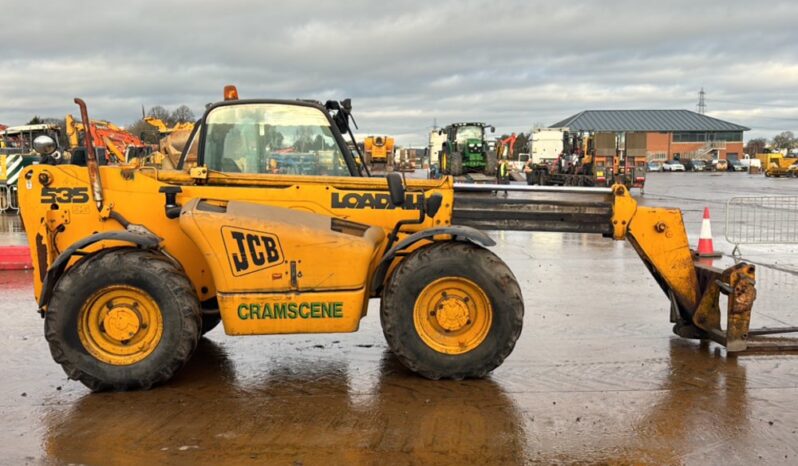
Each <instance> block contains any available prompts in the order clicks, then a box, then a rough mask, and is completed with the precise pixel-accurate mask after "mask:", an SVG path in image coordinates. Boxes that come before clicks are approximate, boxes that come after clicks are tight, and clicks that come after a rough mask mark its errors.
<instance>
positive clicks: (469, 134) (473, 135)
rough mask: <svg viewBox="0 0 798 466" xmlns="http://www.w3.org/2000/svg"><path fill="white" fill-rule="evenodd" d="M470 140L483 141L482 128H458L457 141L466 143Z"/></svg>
mask: <svg viewBox="0 0 798 466" xmlns="http://www.w3.org/2000/svg"><path fill="white" fill-rule="evenodd" d="M468 139H479V140H482V127H481V126H461V127H459V128H457V136H455V140H456V141H457V142H460V143H465V142H466V140H468Z"/></svg>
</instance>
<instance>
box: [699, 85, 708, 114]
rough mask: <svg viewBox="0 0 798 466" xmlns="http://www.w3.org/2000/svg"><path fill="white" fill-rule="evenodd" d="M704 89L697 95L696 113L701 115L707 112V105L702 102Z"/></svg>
mask: <svg viewBox="0 0 798 466" xmlns="http://www.w3.org/2000/svg"><path fill="white" fill-rule="evenodd" d="M704 94H705V92H704V88H703V87H701V91H700V92H699V93H698V113H699V114H701V115H703V114H705V113H706V112H707V103H706V102H705V101H704Z"/></svg>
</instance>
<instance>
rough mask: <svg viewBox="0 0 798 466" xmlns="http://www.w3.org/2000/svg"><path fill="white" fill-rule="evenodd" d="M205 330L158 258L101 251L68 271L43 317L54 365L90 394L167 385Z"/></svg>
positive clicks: (187, 292)
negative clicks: (85, 387) (84, 386)
mask: <svg viewBox="0 0 798 466" xmlns="http://www.w3.org/2000/svg"><path fill="white" fill-rule="evenodd" d="M201 326H202V321H201V315H200V308H199V302H198V300H197V296H196V293H195V292H194V289H193V287H192V286H191V283H190V282H189V280H188V278H187V277H186V275H185V274H184V273H183V271H182V270H180V268H179V267H178V266H177V265H175V264H174V263H173V262H172V261H171V260H169V259H168V258H167V257H166V256H164V255H162V254H158V253H156V252H152V251H145V250H141V249H133V248H121V249H113V250H108V251H103V252H100V253H97V254H95V255H94V256H90V257H88V258H86V259H83V260H82V261H81V262H79V263H78V264H76V265H74V266H73V267H72V268H70V269H69V270H67V272H66V273H65V274H64V275H63V276H62V277H61V278H60V280H59V281H58V283H57V284H56V286H55V289H54V291H53V295H52V298H51V299H50V304H49V306H48V308H47V313H46V315H45V321H44V329H45V337H46V338H47V341H48V343H49V344H50V352H51V353H52V355H53V359H55V361H56V362H57V363H59V364H61V366H62V367H63V369H64V372H66V374H67V375H68V376H69V378H70V379H74V380H79V381H80V382H82V383H83V384H84V385H86V386H87V387H89V388H90V389H91V390H93V391H102V390H135V389H149V388H150V387H152V386H154V385H157V384H160V383H163V382H166V381H167V380H169V379H170V378H172V376H173V375H174V374H175V372H177V370H178V369H180V368H181V367H182V366H183V365H184V364H185V363H186V362H187V361H188V360H189V358H190V357H191V354H192V353H193V352H194V349H195V348H196V346H197V342H198V341H199V337H200V329H201Z"/></svg>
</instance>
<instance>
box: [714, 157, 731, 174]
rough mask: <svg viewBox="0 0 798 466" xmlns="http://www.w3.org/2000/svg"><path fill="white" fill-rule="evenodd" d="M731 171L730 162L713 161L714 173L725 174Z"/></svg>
mask: <svg viewBox="0 0 798 466" xmlns="http://www.w3.org/2000/svg"><path fill="white" fill-rule="evenodd" d="M728 169H729V162H728V161H726V160H723V159H717V160H713V161H712V171H715V172H725V171H726V170H728Z"/></svg>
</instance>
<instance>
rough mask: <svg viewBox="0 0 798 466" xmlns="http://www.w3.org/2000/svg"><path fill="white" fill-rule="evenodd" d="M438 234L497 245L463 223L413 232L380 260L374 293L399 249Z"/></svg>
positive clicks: (381, 283) (484, 244) (373, 280)
mask: <svg viewBox="0 0 798 466" xmlns="http://www.w3.org/2000/svg"><path fill="white" fill-rule="evenodd" d="M438 235H451V237H452V239H451V241H468V242H471V243H474V244H477V245H480V246H495V245H496V242H495V241H493V239H492V238H491V237H490V236H488V235H486V234H485V233H483V232H481V231H479V230H477V229H476V228H472V227H467V226H462V225H455V226H450V227H438V228H430V229H427V230H423V231H419V232H416V233H413V234H412V235H410V236H408V237H406V238H405V239H403V240H402V241H400V242H398V243H396V244H395V245H394V246H393V247H392V248H391V249H390V250H389V251H387V252H386V253H385V255H384V256H383V257H382V260H380V263H379V264H378V265H377V269H376V270H375V271H374V277H373V278H372V280H371V291H372V293H377V292H379V291H380V290H381V289H382V286H383V282H384V281H385V275H386V274H387V273H388V269H389V268H390V266H391V263H392V262H393V260H394V258H395V257H396V255H397V253H399V251H402V250H404V249H407V248H408V247H410V246H412V245H413V244H415V243H418V242H419V241H422V240H425V239H432V238H433V237H435V236H438Z"/></svg>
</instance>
